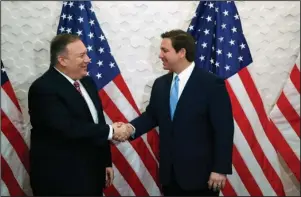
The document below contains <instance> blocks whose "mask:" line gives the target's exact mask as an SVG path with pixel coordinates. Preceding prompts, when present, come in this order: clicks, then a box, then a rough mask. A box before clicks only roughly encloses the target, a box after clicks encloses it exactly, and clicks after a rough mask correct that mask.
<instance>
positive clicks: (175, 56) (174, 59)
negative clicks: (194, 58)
mask: <svg viewBox="0 0 301 197" xmlns="http://www.w3.org/2000/svg"><path fill="white" fill-rule="evenodd" d="M160 50H161V51H160V55H159V58H160V59H161V60H162V63H163V69H165V70H170V71H174V70H175V69H176V68H177V66H178V64H179V62H181V61H182V60H183V58H185V52H184V51H185V50H180V51H178V52H176V50H175V49H174V48H173V46H172V41H171V39H170V38H164V39H163V40H162V42H161V46H160Z"/></svg>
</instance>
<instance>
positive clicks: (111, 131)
mask: <svg viewBox="0 0 301 197" xmlns="http://www.w3.org/2000/svg"><path fill="white" fill-rule="evenodd" d="M109 127H110V132H109V136H108V140H112V138H113V127H112V125H109Z"/></svg>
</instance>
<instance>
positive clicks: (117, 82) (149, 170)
mask: <svg viewBox="0 0 301 197" xmlns="http://www.w3.org/2000/svg"><path fill="white" fill-rule="evenodd" d="M61 33H69V34H77V35H78V36H80V37H81V39H82V41H83V42H84V44H85V45H86V47H87V50H88V55H89V57H90V58H91V62H90V64H89V65H88V75H89V76H91V77H92V78H93V80H94V81H95V83H96V84H97V87H98V92H99V96H100V98H101V100H102V104H103V108H104V115H105V117H106V121H107V123H108V124H111V123H112V122H116V121H123V122H128V121H131V120H132V119H134V118H136V117H137V116H138V115H140V112H139V110H138V107H137V105H136V104H135V101H134V99H133V97H132V95H131V93H130V91H129V89H128V87H127V85H126V83H125V81H124V79H123V77H122V75H121V73H120V69H119V67H118V65H117V63H116V61H115V59H114V57H113V55H112V52H111V50H110V47H109V44H108V42H107V39H106V37H105V35H104V33H103V31H102V30H101V28H100V25H99V23H98V21H97V18H96V15H95V10H94V9H93V7H92V4H91V2H90V1H74V2H72V1H68V2H64V3H63V7H62V11H61V15H60V21H59V25H58V31H57V34H61ZM158 140H159V138H158V133H157V131H156V130H152V131H150V132H148V133H147V134H146V135H144V136H142V137H141V138H139V139H137V140H134V141H132V142H125V143H120V144H112V145H111V150H112V162H113V169H114V173H115V179H114V182H113V185H112V186H111V187H109V188H107V189H106V190H105V191H104V195H106V196H121V195H123V196H129V195H130V196H133V195H135V196H149V195H152V196H158V195H161V192H160V187H159V183H158Z"/></svg>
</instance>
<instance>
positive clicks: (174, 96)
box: [169, 75, 179, 119]
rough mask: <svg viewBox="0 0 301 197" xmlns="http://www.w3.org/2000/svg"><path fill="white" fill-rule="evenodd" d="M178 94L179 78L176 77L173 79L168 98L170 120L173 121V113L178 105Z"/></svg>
mask: <svg viewBox="0 0 301 197" xmlns="http://www.w3.org/2000/svg"><path fill="white" fill-rule="evenodd" d="M178 94H179V77H178V75H176V76H175V78H174V83H173V86H172V88H171V92H170V98H169V105H170V115H171V119H173V116H174V113H175V110H176V106H177V103H178Z"/></svg>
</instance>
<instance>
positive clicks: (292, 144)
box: [268, 63, 300, 184]
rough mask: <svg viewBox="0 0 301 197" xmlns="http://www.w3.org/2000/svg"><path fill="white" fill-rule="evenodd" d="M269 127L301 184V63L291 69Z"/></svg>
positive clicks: (280, 150)
mask: <svg viewBox="0 0 301 197" xmlns="http://www.w3.org/2000/svg"><path fill="white" fill-rule="evenodd" d="M270 120H271V121H270V124H269V125H268V128H269V129H270V131H271V132H273V133H274V136H275V139H274V144H275V147H276V148H277V151H278V152H279V154H280V155H281V157H282V158H283V160H284V161H285V163H286V165H287V166H288V168H289V169H290V171H291V172H292V174H293V175H294V176H295V178H296V180H297V181H299V184H300V65H299V63H298V64H295V65H294V66H293V68H292V70H291V73H290V77H289V78H288V80H287V82H286V84H285V85H284V88H283V90H282V91H281V93H280V96H279V98H278V100H277V102H276V104H275V106H274V108H273V109H272V111H271V113H270Z"/></svg>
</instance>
